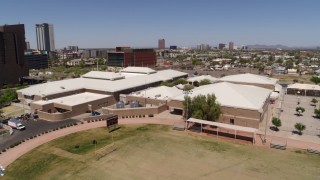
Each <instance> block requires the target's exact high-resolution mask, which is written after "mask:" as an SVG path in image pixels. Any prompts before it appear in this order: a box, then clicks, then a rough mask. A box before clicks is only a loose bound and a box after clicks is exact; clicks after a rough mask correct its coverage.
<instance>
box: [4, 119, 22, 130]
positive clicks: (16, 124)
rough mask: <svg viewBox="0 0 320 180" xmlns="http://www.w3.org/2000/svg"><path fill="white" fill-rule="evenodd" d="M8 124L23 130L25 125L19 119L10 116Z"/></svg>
mask: <svg viewBox="0 0 320 180" xmlns="http://www.w3.org/2000/svg"><path fill="white" fill-rule="evenodd" d="M8 125H9V126H10V127H12V128H14V129H18V130H24V129H25V128H26V127H25V126H24V125H22V123H21V121H20V119H17V118H12V119H10V120H9V121H8Z"/></svg>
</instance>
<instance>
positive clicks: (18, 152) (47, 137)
mask: <svg viewBox="0 0 320 180" xmlns="http://www.w3.org/2000/svg"><path fill="white" fill-rule="evenodd" d="M182 122H183V120H182V119H180V120H172V119H160V118H159V119H158V118H137V119H135V118H133V119H119V124H120V125H124V124H163V125H173V124H181V123H182ZM105 125H106V122H105V121H98V122H92V123H84V124H79V125H77V126H72V127H68V128H64V129H60V130H58V131H52V132H50V133H48V134H44V135H41V136H38V137H36V138H34V139H30V140H28V141H26V142H24V143H22V144H20V145H18V146H16V147H14V148H10V149H8V150H7V151H6V152H4V153H2V154H0V164H1V165H3V166H4V167H7V166H8V165H9V164H11V163H12V162H14V161H15V160H16V159H18V158H19V157H21V156H22V155H24V154H26V153H27V152H29V151H31V150H33V149H34V148H36V147H38V146H40V145H42V144H44V143H47V142H49V141H52V140H54V139H57V138H59V137H63V136H66V135H68V134H72V133H75V132H79V131H85V130H88V129H93V128H98V127H104V126H105ZM187 132H189V131H187ZM199 134H202V135H205V133H199ZM222 138H223V137H222ZM226 139H228V138H226ZM229 139H230V138H229ZM262 139H263V137H259V136H257V137H256V145H258V146H264V147H269V144H270V142H271V141H273V140H277V141H281V142H287V145H288V147H290V148H301V149H307V148H310V147H314V148H320V147H319V146H318V145H317V144H314V143H308V142H303V141H297V140H292V139H285V138H279V137H273V136H267V143H266V144H262V141H261V140H262Z"/></svg>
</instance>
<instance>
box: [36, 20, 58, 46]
mask: <svg viewBox="0 0 320 180" xmlns="http://www.w3.org/2000/svg"><path fill="white" fill-rule="evenodd" d="M36 33H37V48H38V49H39V50H42V51H48V52H49V51H55V45H54V32H53V25H52V24H48V23H43V24H36Z"/></svg>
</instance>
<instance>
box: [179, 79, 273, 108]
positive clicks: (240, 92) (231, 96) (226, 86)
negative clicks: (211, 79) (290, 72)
mask: <svg viewBox="0 0 320 180" xmlns="http://www.w3.org/2000/svg"><path fill="white" fill-rule="evenodd" d="M271 92H272V90H269V89H265V88H261V87H257V86H251V85H241V84H233V83H228V82H220V83H215V84H210V85H205V86H200V87H198V88H195V89H193V90H192V93H191V94H189V96H190V97H195V96H197V95H207V94H214V95H215V96H216V97H217V101H218V103H220V105H221V106H226V107H235V108H242V109H250V110H258V111H259V112H262V111H263V110H262V108H263V105H264V104H265V101H266V100H267V99H268V97H269V96H270V94H271ZM184 96H185V95H184V94H182V95H180V96H177V97H175V98H173V99H175V100H179V101H183V100H184Z"/></svg>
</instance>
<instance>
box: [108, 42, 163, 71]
mask: <svg viewBox="0 0 320 180" xmlns="http://www.w3.org/2000/svg"><path fill="white" fill-rule="evenodd" d="M156 63H157V57H156V52H155V51H154V50H153V49H131V48H130V47H116V51H115V52H109V53H108V63H107V65H108V66H118V67H128V66H140V67H153V66H155V65H156Z"/></svg>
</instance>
